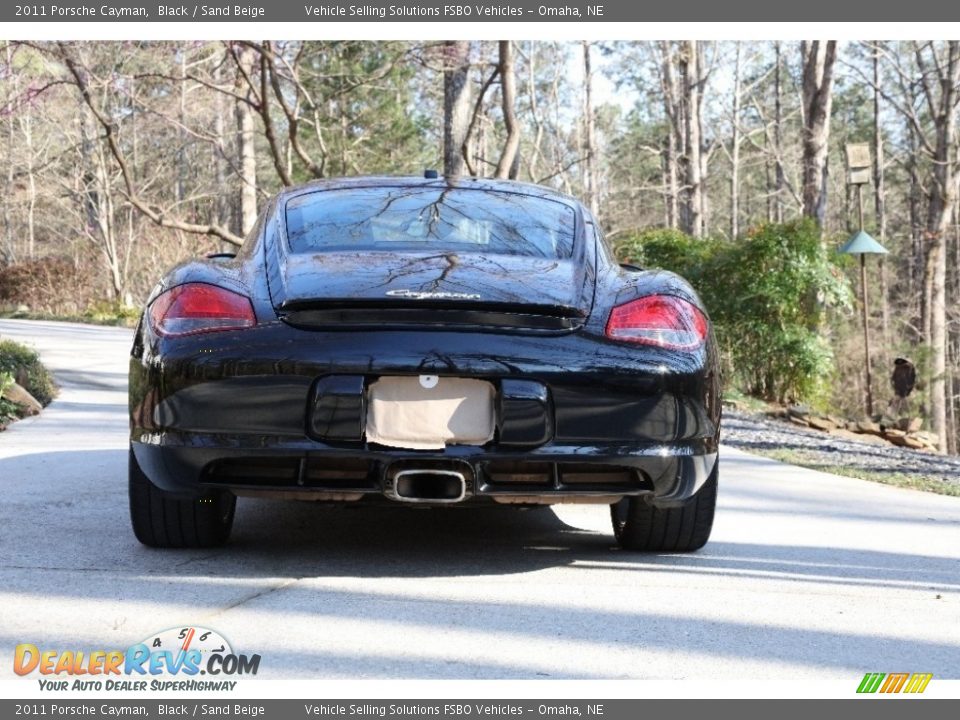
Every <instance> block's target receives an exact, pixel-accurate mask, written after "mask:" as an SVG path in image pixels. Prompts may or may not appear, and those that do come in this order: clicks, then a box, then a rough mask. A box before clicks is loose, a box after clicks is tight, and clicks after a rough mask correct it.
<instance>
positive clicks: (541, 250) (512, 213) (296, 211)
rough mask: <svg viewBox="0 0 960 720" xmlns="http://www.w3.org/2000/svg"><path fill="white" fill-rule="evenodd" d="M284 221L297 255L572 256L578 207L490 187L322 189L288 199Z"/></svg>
mask: <svg viewBox="0 0 960 720" xmlns="http://www.w3.org/2000/svg"><path fill="white" fill-rule="evenodd" d="M286 219H287V238H288V240H289V243H290V250H291V251H292V252H295V253H316V252H328V251H330V252H336V251H345V250H368V251H401V252H402V251H412V252H449V251H455V252H461V253H464V252H476V253H487V254H494V255H526V256H530V257H544V258H567V257H570V255H571V254H572V252H573V226H574V214H573V208H571V207H570V206H568V205H565V204H563V203H560V202H554V201H553V200H545V199H541V198H536V197H531V196H529V195H520V194H516V193H508V192H497V191H491V190H471V189H459V188H424V187H371V188H349V189H343V190H325V191H322V192H316V193H310V194H307V195H301V196H299V197H296V198H293V199H292V200H290V201H289V202H288V203H287V208H286Z"/></svg>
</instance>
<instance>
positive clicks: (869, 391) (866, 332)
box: [857, 184, 873, 417]
mask: <svg viewBox="0 0 960 720" xmlns="http://www.w3.org/2000/svg"><path fill="white" fill-rule="evenodd" d="M857 217H858V220H859V226H860V230H863V185H860V184H858V185H857ZM860 287H861V288H862V291H863V354H864V361H865V362H864V366H865V368H866V371H867V382H866V396H867V415H869V416H871V417H872V416H873V388H872V385H871V377H870V376H871V372H870V322H869V318H870V303H869V302H868V299H867V255H866V253H861V254H860Z"/></svg>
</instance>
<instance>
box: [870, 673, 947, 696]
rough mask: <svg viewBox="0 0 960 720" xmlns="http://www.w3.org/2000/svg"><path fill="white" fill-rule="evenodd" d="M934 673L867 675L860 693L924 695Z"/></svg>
mask: <svg viewBox="0 0 960 720" xmlns="http://www.w3.org/2000/svg"><path fill="white" fill-rule="evenodd" d="M931 678H933V673H890V674H889V675H887V674H885V673H867V674H866V675H864V676H863V680H861V681H860V686H859V687H858V688H857V692H858V693H875V692H877V691H879V692H881V693H888V694H889V693H899V692H904V693H922V692H923V691H924V690H926V689H927V685H928V684H929V683H930V680H931Z"/></svg>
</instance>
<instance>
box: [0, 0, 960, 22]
mask: <svg viewBox="0 0 960 720" xmlns="http://www.w3.org/2000/svg"><path fill="white" fill-rule="evenodd" d="M751 21H765V22H804V21H807V22H810V21H813V22H938V23H942V22H957V21H960V3H955V2H944V1H943V0H913V1H912V2H910V3H902V2H900V3H893V2H891V0H874V1H873V2H871V3H858V2H852V1H848V2H837V1H836V0H805V1H804V2H802V3H785V2H770V0H728V1H727V2H716V1H715V0H686V1H685V2H682V3H670V2H644V1H643V0H612V1H610V0H607V1H606V2H604V1H603V0H587V1H586V2H584V1H577V0H571V1H570V2H557V1H556V0H545V1H543V2H537V1H536V0H513V1H511V0H473V2H453V1H451V0H406V1H404V0H393V1H392V2H381V1H379V0H373V1H371V2H348V1H345V0H268V1H267V0H239V1H238V0H234V1H233V2H225V1H223V0H207V2H201V3H197V2H187V3H177V2H163V3H159V2H155V1H153V0H139V1H138V0H132V1H131V0H113V1H112V2H103V1H102V0H86V1H84V0H59V1H58V2H35V3H13V4H8V3H2V6H0V22H3V23H8V22H191V23H195V22H257V23H262V22H298V23H302V22H312V23H328V22H373V23H379V22H495V23H504V22H535V23H544V22H575V23H580V22H609V23H622V22H710V23H718V22H735V23H743V22H751Z"/></svg>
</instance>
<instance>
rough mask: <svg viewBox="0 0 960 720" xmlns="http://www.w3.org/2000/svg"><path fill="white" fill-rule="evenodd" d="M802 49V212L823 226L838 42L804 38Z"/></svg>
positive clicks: (825, 209)
mask: <svg viewBox="0 0 960 720" xmlns="http://www.w3.org/2000/svg"><path fill="white" fill-rule="evenodd" d="M800 48H801V49H800V53H801V55H802V58H803V214H804V215H805V216H806V217H809V218H813V219H814V220H815V221H816V223H817V224H818V225H819V226H820V227H823V223H824V218H825V216H826V211H827V172H828V169H827V150H828V143H829V140H830V109H831V106H832V104H833V64H834V61H835V60H836V56H837V42H836V40H827V41H826V42H824V41H822V40H814V41H812V42H806V41H804V42H803V43H802V44H801V46H800Z"/></svg>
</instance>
